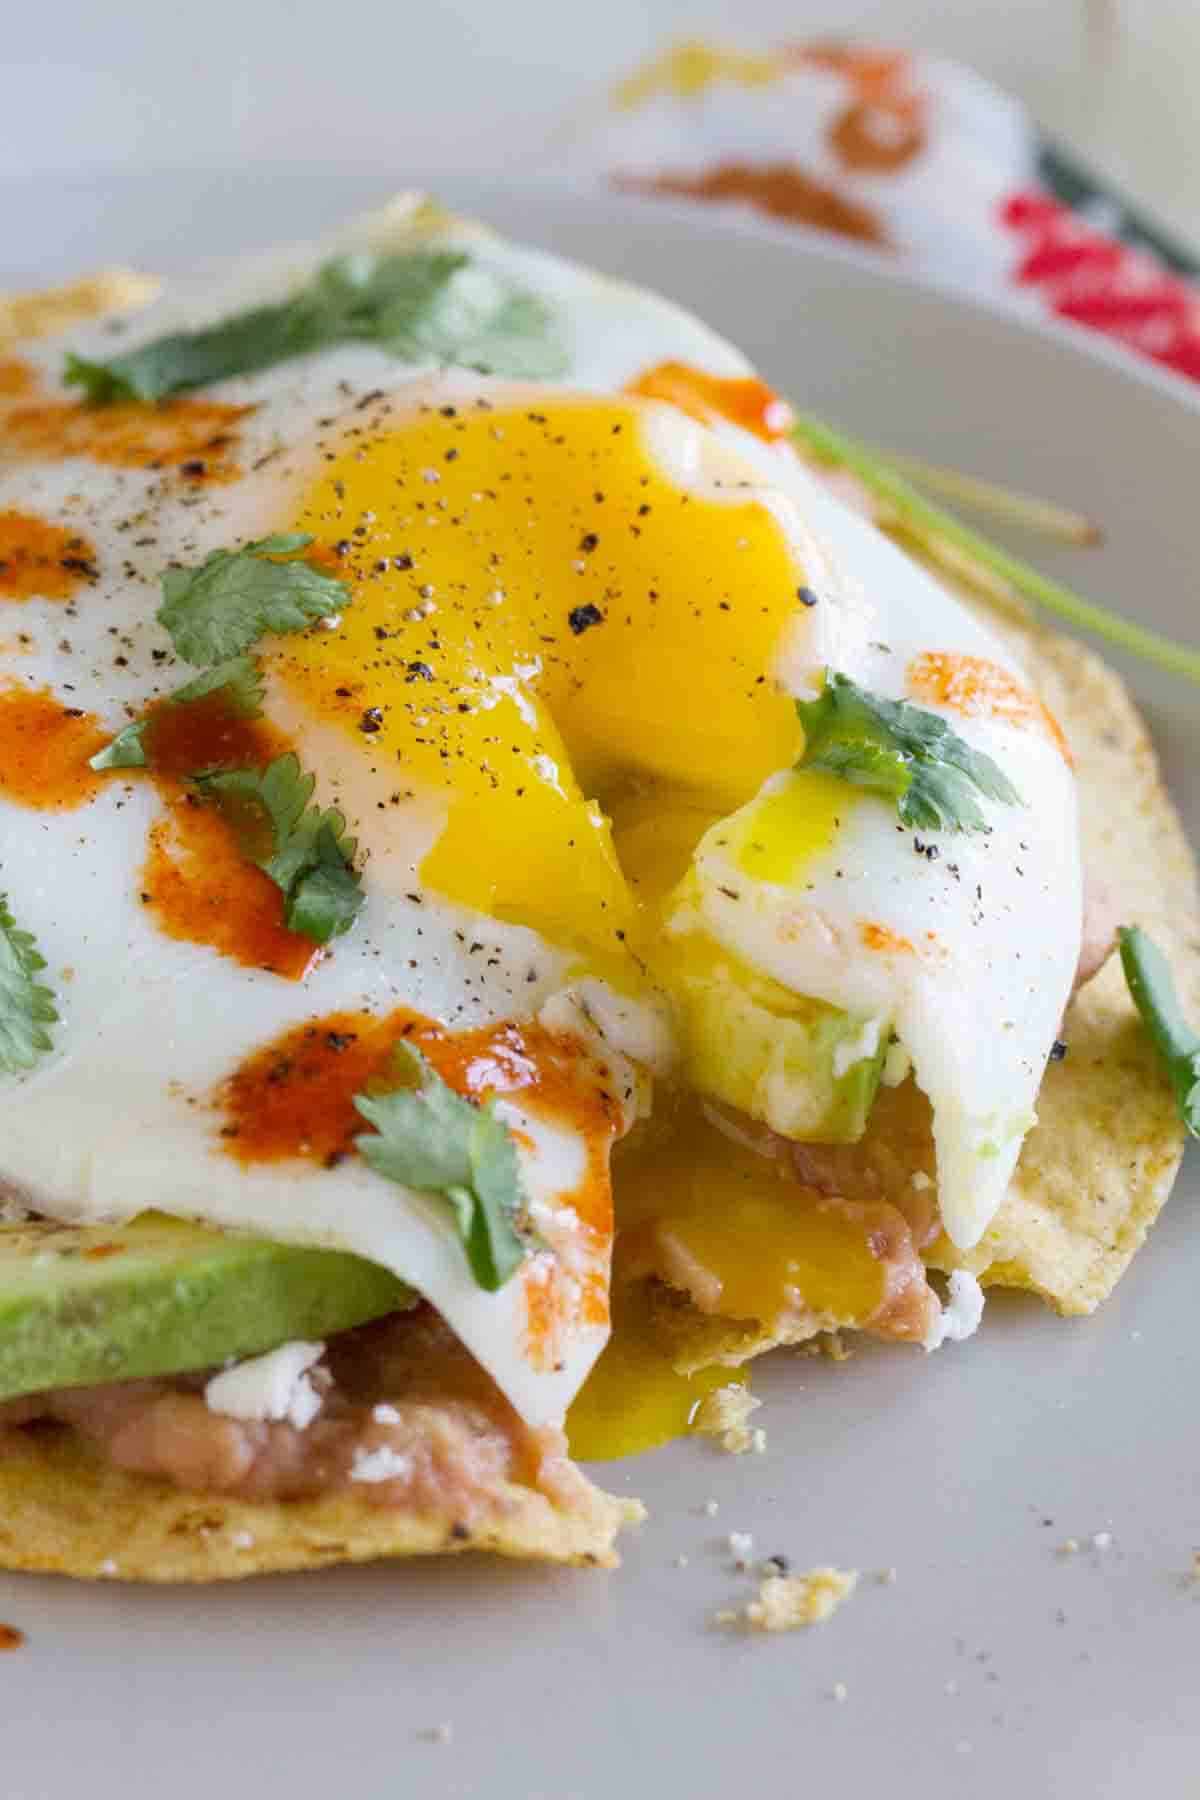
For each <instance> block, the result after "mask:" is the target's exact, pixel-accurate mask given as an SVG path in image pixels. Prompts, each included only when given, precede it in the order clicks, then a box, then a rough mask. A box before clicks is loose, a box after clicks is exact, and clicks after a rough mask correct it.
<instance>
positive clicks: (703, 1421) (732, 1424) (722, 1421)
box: [692, 1381, 766, 1456]
mask: <svg viewBox="0 0 1200 1800" xmlns="http://www.w3.org/2000/svg"><path fill="white" fill-rule="evenodd" d="M761 1405H762V1401H761V1400H758V1399H756V1398H755V1396H754V1395H753V1394H752V1393H751V1392H750V1390H749V1388H746V1387H743V1386H742V1385H741V1383H740V1382H735V1381H731V1382H730V1383H729V1384H728V1386H726V1387H719V1388H714V1389H713V1390H712V1392H711V1393H710V1394H705V1396H704V1398H703V1400H701V1402H700V1405H699V1407H698V1408H697V1411H696V1416H695V1418H694V1419H693V1420H692V1430H693V1431H699V1432H703V1433H704V1435H705V1436H706V1437H711V1438H716V1440H717V1442H718V1443H719V1444H720V1446H721V1448H722V1450H727V1451H728V1452H729V1454H730V1456H744V1455H745V1454H746V1451H747V1450H754V1449H756V1448H757V1445H756V1444H755V1441H754V1440H755V1437H756V1435H758V1434H757V1432H755V1431H751V1429H750V1426H749V1423H748V1421H749V1418H750V1415H751V1413H753V1412H757V1411H758V1408H759V1407H760V1406H761ZM762 1441H763V1448H764V1449H765V1448H766V1434H765V1432H764V1433H763V1434H762Z"/></svg>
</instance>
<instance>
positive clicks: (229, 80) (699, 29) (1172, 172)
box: [0, 0, 1200, 240]
mask: <svg viewBox="0 0 1200 1800" xmlns="http://www.w3.org/2000/svg"><path fill="white" fill-rule="evenodd" d="M3 12H4V15H5V19H4V27H5V28H4V55H3V63H2V65H0V66H3V68H4V76H5V79H4V118H3V124H2V126H0V178H3V177H5V176H7V177H12V178H16V179H17V180H25V179H27V178H29V177H36V176H37V175H39V174H43V175H45V174H59V175H61V174H64V173H71V174H79V173H81V172H83V171H91V172H100V171H104V170H108V169H115V168H122V169H127V170H128V169H134V170H146V171H150V170H158V169H161V168H172V167H173V168H189V167H190V168H197V167H200V168H210V167H212V168H215V167H221V168H228V167H230V166H245V167H246V168H247V170H248V176H247V178H248V179H253V174H252V171H253V166H254V164H255V163H256V162H264V161H269V162H271V163H274V164H278V163H280V162H285V161H293V160H294V161H296V162H299V163H304V164H306V165H310V166H311V165H312V164H313V163H315V162H317V161H323V162H326V163H327V164H328V165H329V166H331V167H358V168H372V167H379V168H383V169H385V170H389V171H390V170H392V169H394V170H395V172H396V176H397V179H403V174H404V170H405V166H406V165H414V166H416V167H418V168H420V169H423V170H429V169H433V168H445V169H449V170H454V169H457V170H464V171H484V172H489V173H499V172H501V171H502V170H509V171H511V170H513V169H515V168H516V167H518V166H519V165H521V164H522V163H526V162H529V161H531V160H532V161H536V160H538V158H539V153H540V152H541V150H542V147H543V145H544V144H545V142H546V140H547V138H548V137H549V135H550V134H551V133H552V131H553V129H554V127H555V126H556V125H557V124H558V123H559V122H560V121H561V120H562V119H563V118H564V117H567V116H570V115H571V114H573V113H576V112H578V110H579V109H580V108H581V107H584V106H586V105H587V104H588V103H589V102H590V101H591V100H592V99H593V98H594V97H595V96H597V95H598V94H601V93H603V91H604V88H605V86H606V84H607V83H608V82H609V81H611V79H612V78H613V77H614V76H617V75H619V74H620V73H622V72H624V71H625V70H627V69H628V68H629V67H630V66H631V65H633V64H636V63H637V62H638V60H639V59H640V58H642V57H644V56H645V55H646V54H647V53H648V52H650V51H651V50H652V49H654V48H656V47H657V46H658V45H660V44H661V43H662V42H663V41H664V39H667V38H670V37H673V36H679V35H685V34H702V33H707V34H709V35H712V36H717V37H725V38H727V39H732V40H735V41H736V40H742V41H745V42H747V43H755V42H758V43H768V42H771V41H772V40H775V39H779V38H781V37H789V36H792V37H803V36H806V35H810V36H811V35H821V34H826V35H829V34H833V33H844V34H848V33H856V34H860V35H862V34H865V35H868V36H871V35H874V36H875V37H877V38H878V39H880V40H882V41H887V42H894V43H910V44H914V45H919V46H922V47H925V48H929V49H937V50H940V51H942V52H945V53H948V54H950V55H953V56H958V57H960V58H962V59H964V60H966V61H968V62H970V63H972V64H974V66H975V67H976V68H978V69H979V70H980V71H981V72H982V73H984V74H985V75H987V76H989V77H990V78H991V79H993V80H995V81H997V82H999V83H1001V84H1002V85H1004V86H1005V87H1007V88H1009V89H1010V90H1012V91H1013V92H1015V93H1017V94H1019V95H1020V96H1021V97H1022V98H1024V99H1025V100H1026V101H1027V102H1028V104H1029V105H1030V106H1031V107H1032V108H1033V109H1034V111H1035V112H1036V113H1037V115H1038V116H1039V118H1040V119H1041V120H1042V121H1043V122H1044V123H1045V125H1046V126H1047V127H1049V128H1050V129H1051V130H1052V131H1054V132H1056V133H1058V134H1060V135H1062V136H1063V137H1064V138H1065V139H1067V140H1068V141H1069V142H1071V143H1073V144H1074V145H1075V147H1076V148H1077V149H1078V150H1081V151H1083V152H1084V153H1085V154H1086V155H1087V156H1088V157H1089V158H1090V159H1091V160H1092V161H1093V162H1094V163H1095V164H1096V165H1097V166H1098V167H1101V168H1103V169H1105V170H1106V171H1107V172H1108V173H1109V174H1110V175H1111V176H1113V177H1115V178H1117V179H1118V180H1120V181H1121V182H1122V183H1124V184H1125V185H1126V186H1127V187H1128V188H1129V189H1130V190H1131V191H1132V192H1133V193H1134V194H1135V195H1136V196H1137V197H1139V198H1140V199H1141V200H1143V201H1144V202H1149V203H1150V204H1151V205H1152V206H1153V208H1154V210H1155V211H1157V212H1158V213H1159V214H1160V215H1161V217H1162V218H1163V219H1164V220H1165V221H1167V222H1169V223H1171V224H1174V225H1175V226H1176V227H1177V228H1178V229H1180V230H1182V231H1183V232H1185V233H1190V234H1191V235H1192V236H1193V237H1194V238H1195V239H1197V240H1200V155H1197V154H1196V152H1195V139H1194V116H1195V108H1194V104H1193V99H1192V95H1193V83H1194V78H1195V71H1196V69H1197V67H1198V66H1200V4H1197V0H736V4H734V3H733V0H723V3H722V0H604V4H603V5H599V6H597V5H592V4H588V3H587V0H575V3H574V4H572V3H571V0H193V3H192V4H191V5H188V4H186V0H184V3H181V0H175V3H174V4H172V3H171V0H165V3H164V0H37V4H31V3H29V0H25V3H24V4H18V3H17V0H10V3H9V4H8V5H7V6H6V7H4V8H3ZM2 201H3V194H2V192H0V203H2Z"/></svg>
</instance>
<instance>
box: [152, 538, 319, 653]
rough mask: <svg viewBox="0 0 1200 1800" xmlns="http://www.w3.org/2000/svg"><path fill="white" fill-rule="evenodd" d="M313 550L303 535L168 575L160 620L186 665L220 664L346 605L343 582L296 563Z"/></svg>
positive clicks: (222, 553) (218, 553) (267, 541)
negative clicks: (271, 633) (301, 552)
mask: <svg viewBox="0 0 1200 1800" xmlns="http://www.w3.org/2000/svg"><path fill="white" fill-rule="evenodd" d="M311 543H312V538H311V537H310V536H309V535H308V534H307V533H306V532H300V531H296V532H288V533H279V534H277V535H276V536H275V537H266V538H259V539H258V540H257V541H256V542H254V543H252V544H247V545H246V546H245V547H244V548H243V549H241V550H214V551H213V552H212V554H211V555H209V556H207V557H205V559H204V561H203V562H202V563H200V564H199V565H198V566H197V567H196V568H193V569H167V570H166V571H165V573H164V574H163V578H162V590H163V603H162V605H161V606H160V607H159V609H158V615H157V616H158V621H159V623H160V624H161V625H165V627H166V629H167V630H168V631H169V632H170V634H171V641H172V643H173V644H174V645H175V649H176V651H177V653H178V654H179V655H180V656H182V658H183V660H184V661H185V662H190V663H197V664H203V663H216V662H222V661H224V660H225V659H227V658H229V657H233V656H238V655H240V654H241V652H242V651H243V650H248V649H249V648H250V646H251V644H253V643H256V642H257V640H258V639H259V638H260V637H262V636H263V635H264V633H266V632H268V631H279V632H283V631H303V630H304V629H305V628H306V627H307V626H309V625H311V624H312V623H313V621H314V620H315V619H324V618H328V617H329V615H330V614H331V613H336V612H340V611H341V609H342V608H343V607H344V606H346V605H348V604H349V601H350V591H349V589H348V588H347V587H346V584H345V582H343V581H340V580H339V579H338V577H337V576H336V575H327V574H326V573H325V572H324V570H323V569H318V568H316V567H315V566H314V565H313V564H312V563H309V562H305V561H304V560H303V558H298V557H297V556H296V554H295V553H296V551H298V550H305V549H307V547H308V546H309V544H311ZM277 557H285V558H287V559H288V560H287V561H283V562H280V561H276V560H275V559H276V558H277Z"/></svg>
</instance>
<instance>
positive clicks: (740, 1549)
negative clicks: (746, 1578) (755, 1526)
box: [726, 1531, 754, 1569]
mask: <svg viewBox="0 0 1200 1800" xmlns="http://www.w3.org/2000/svg"><path fill="white" fill-rule="evenodd" d="M726 1542H727V1543H728V1545H729V1553H730V1555H731V1556H732V1557H733V1563H734V1567H735V1568H736V1569H744V1568H745V1567H746V1566H747V1564H748V1563H749V1561H750V1557H751V1555H752V1554H753V1551H754V1539H753V1537H752V1536H751V1534H750V1533H749V1532H748V1531H731V1532H730V1534H729V1536H728V1538H727V1539H726Z"/></svg>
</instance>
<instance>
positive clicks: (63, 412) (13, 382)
mask: <svg viewBox="0 0 1200 1800" xmlns="http://www.w3.org/2000/svg"><path fill="white" fill-rule="evenodd" d="M6 372H7V373H6ZM32 386H33V375H32V371H29V370H27V369H26V368H25V366H24V365H23V364H14V363H0V397H9V398H15V397H16V396H18V395H21V394H23V393H25V392H27V391H28V390H29V389H30V388H31V387H32ZM253 410H254V409H253V407H249V406H230V405H227V404H225V403H223V402H221V401H218V400H194V399H184V400H169V401H166V402H163V403H161V404H159V405H157V406H152V405H148V404H144V403H143V402H141V401H126V402H121V403H120V404H119V405H116V406H87V405H85V404H84V403H83V402H82V401H75V400H50V399H45V400H42V399H37V400H30V401H27V402H24V403H22V404H20V405H15V406H14V405H10V406H8V407H7V409H6V411H5V413H4V417H3V421H2V423H3V434H2V436H3V444H4V448H5V450H7V451H8V452H10V453H12V452H17V453H19V454H21V455H24V456H30V457H39V456H40V457H49V458H53V459H54V460H56V461H61V460H63V459H64V458H66V457H71V456H87V457H90V458H91V460H92V461H93V462H98V463H108V464H110V465H111V466H112V467H114V468H120V469H167V468H170V469H174V470H176V471H177V472H178V473H179V474H181V475H183V476H185V477H187V479H188V480H189V481H196V482H215V483H225V482H230V481H236V480H237V479H238V478H239V476H240V475H241V470H240V469H239V468H238V466H237V464H236V463H235V462H234V461H233V460H232V457H231V455H230V451H231V449H232V448H233V446H234V444H235V442H236V431H235V428H236V426H237V425H238V424H239V423H240V421H241V420H242V419H243V418H245V416H246V415H247V413H249V412H252V411H253Z"/></svg>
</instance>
